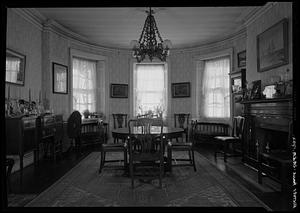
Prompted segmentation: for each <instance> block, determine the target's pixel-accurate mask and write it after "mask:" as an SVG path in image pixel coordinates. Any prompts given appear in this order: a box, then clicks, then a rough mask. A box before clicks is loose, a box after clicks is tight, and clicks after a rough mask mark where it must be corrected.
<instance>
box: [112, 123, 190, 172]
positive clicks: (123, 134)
mask: <svg viewBox="0 0 300 213" xmlns="http://www.w3.org/2000/svg"><path fill="white" fill-rule="evenodd" d="M141 133H142V130H141V128H133V129H132V132H131V134H133V135H139V134H141ZM150 133H151V134H153V135H156V134H160V127H159V126H152V127H151V130H150ZM183 133H184V129H183V128H178V127H169V126H164V127H163V136H164V137H165V139H166V140H165V141H166V144H165V145H167V142H168V141H170V140H172V139H174V138H178V137H182V134H183ZM112 137H113V138H116V139H123V141H124V139H127V138H128V137H129V128H128V127H122V128H116V129H113V130H112ZM164 159H165V170H166V171H171V166H172V153H169V152H167V156H164Z"/></svg>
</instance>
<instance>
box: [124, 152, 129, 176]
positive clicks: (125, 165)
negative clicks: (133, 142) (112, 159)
mask: <svg viewBox="0 0 300 213" xmlns="http://www.w3.org/2000/svg"><path fill="white" fill-rule="evenodd" d="M127 166H128V165H127V150H126V149H125V150H124V169H125V171H127V169H128V168H127Z"/></svg>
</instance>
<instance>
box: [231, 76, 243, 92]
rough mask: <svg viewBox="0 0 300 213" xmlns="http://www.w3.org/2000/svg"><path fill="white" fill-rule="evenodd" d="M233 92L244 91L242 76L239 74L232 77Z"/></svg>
mask: <svg viewBox="0 0 300 213" xmlns="http://www.w3.org/2000/svg"><path fill="white" fill-rule="evenodd" d="M231 80H232V82H231V86H232V93H241V92H242V77H241V76H238V77H235V78H232V79H231Z"/></svg>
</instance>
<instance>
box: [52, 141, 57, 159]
mask: <svg viewBox="0 0 300 213" xmlns="http://www.w3.org/2000/svg"><path fill="white" fill-rule="evenodd" d="M52 155H53V161H54V163H56V152H55V142H53V143H52Z"/></svg>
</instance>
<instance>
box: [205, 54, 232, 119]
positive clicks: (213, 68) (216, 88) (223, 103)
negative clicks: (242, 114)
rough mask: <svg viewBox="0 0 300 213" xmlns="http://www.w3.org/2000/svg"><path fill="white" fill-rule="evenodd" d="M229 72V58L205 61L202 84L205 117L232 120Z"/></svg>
mask: <svg viewBox="0 0 300 213" xmlns="http://www.w3.org/2000/svg"><path fill="white" fill-rule="evenodd" d="M229 71H230V59H229V57H223V58H217V59H213V60H207V61H205V64H204V73H203V82H202V97H203V100H202V102H203V117H205V118H212V119H213V118H216V119H229V118H230V87H229V75H228V74H229Z"/></svg>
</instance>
